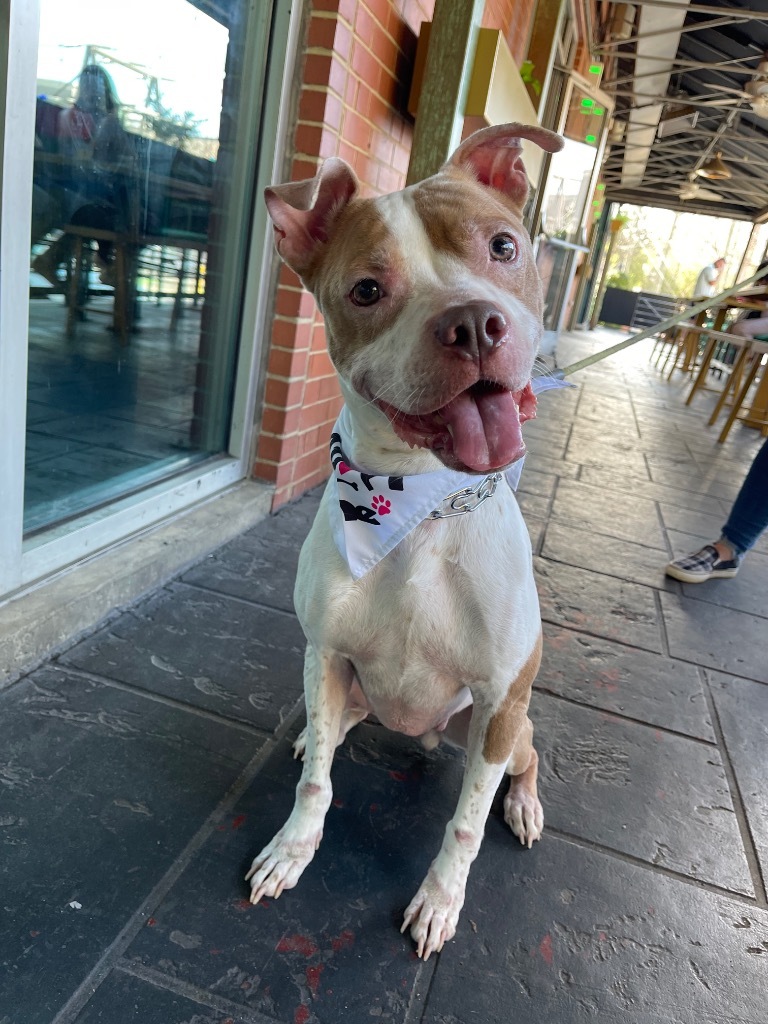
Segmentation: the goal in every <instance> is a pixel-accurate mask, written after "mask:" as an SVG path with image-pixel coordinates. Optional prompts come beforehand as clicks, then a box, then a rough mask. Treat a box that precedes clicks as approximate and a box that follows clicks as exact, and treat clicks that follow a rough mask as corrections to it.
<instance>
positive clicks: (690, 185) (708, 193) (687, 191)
mask: <svg viewBox="0 0 768 1024" xmlns="http://www.w3.org/2000/svg"><path fill="white" fill-rule="evenodd" d="M679 194H680V198H681V199H682V200H683V201H685V200H686V199H707V200H710V201H712V200H715V201H717V202H719V201H721V200H722V198H723V197H722V196H721V195H719V194H718V193H717V192H713V191H712V190H711V189H709V188H705V187H704V186H703V185H702V184H700V182H698V181H697V180H696V176H695V174H691V175H689V176H688V180H687V181H686V183H685V184H684V185H683V186H682V187H681V188H680V193H679Z"/></svg>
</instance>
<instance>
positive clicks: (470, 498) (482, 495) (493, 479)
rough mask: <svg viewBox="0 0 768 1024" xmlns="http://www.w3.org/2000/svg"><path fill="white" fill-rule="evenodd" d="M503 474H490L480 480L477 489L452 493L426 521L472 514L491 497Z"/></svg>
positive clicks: (464, 488)
mask: <svg viewBox="0 0 768 1024" xmlns="http://www.w3.org/2000/svg"><path fill="white" fill-rule="evenodd" d="M502 476H503V473H491V475H490V476H487V477H486V478H485V479H484V480H481V481H480V483H479V484H478V485H477V487H462V488H461V490H460V491H454V492H453V494H449V495H448V496H447V497H446V498H443V500H442V501H441V502H440V505H439V506H438V507H437V508H436V509H434V511H432V512H430V513H429V515H428V516H427V519H449V518H450V517H451V516H463V515H465V514H466V513H467V512H474V511H475V509H476V508H477V507H478V505H482V503H483V502H484V501H485V500H486V498H490V497H492V496H493V495H494V494H495V493H496V488H497V486H498V484H499V481H500V480H501V478H502Z"/></svg>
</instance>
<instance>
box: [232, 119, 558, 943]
mask: <svg viewBox="0 0 768 1024" xmlns="http://www.w3.org/2000/svg"><path fill="white" fill-rule="evenodd" d="M521 138H525V139H529V140H531V141H533V142H535V143H536V144H538V145H539V146H541V147H542V148H544V149H546V150H549V151H550V152H555V151H556V150H558V149H560V148H561V145H562V141H561V139H560V137H559V136H557V135H554V134H553V133H552V132H548V131H546V130H544V129H542V128H538V127H528V126H523V125H517V124H512V125H503V126H500V127H494V128H487V129H484V130H482V131H480V132H477V133H476V134H475V135H472V136H470V137H469V138H468V139H467V140H466V141H465V142H464V143H463V144H462V145H461V146H460V147H459V149H458V150H457V151H456V152H455V153H454V155H453V157H452V158H451V159H450V160H449V161H448V163H447V164H446V165H445V166H444V167H443V168H442V169H441V170H440V171H439V173H438V174H436V175H434V176H433V177H431V178H428V179H427V180H426V181H423V182H421V183H420V184H418V185H415V186H412V187H410V188H406V189H405V190H404V191H402V192H397V193H395V194H393V195H388V196H383V197H380V198H375V199H362V198H359V197H358V196H356V192H357V181H356V179H355V176H354V174H353V172H352V170H351V168H350V167H348V166H347V164H345V163H344V162H343V161H341V160H337V159H331V160H328V161H326V162H325V163H324V164H323V165H322V167H321V169H320V170H319V172H318V174H317V176H316V177H315V178H314V179H312V180H311V181H306V182H300V183H295V184H288V185H278V186H275V187H274V188H270V189H267V191H266V194H265V195H266V202H267V206H268V209H269V213H270V216H271V217H272V220H273V222H274V228H275V235H276V243H277V248H278V251H279V253H280V255H281V257H282V258H283V259H284V260H285V262H286V263H287V264H288V265H289V266H290V267H292V268H293V270H295V271H296V273H297V274H298V275H299V276H300V278H301V279H302V281H303V283H304V284H305V285H306V287H307V288H308V289H309V290H310V291H311V292H312V293H313V294H314V296H315V299H316V300H317V304H318V306H319V308H320V310H321V311H322V313H323V316H324V318H325V324H326V330H327V337H328V348H329V352H330V355H331V358H332V360H333V363H334V365H335V367H336V369H337V371H338V374H339V377H340V379H341V387H342V391H343V393H344V398H345V401H346V410H347V411H346V412H345V414H344V415H345V417H346V422H347V437H346V440H345V446H346V447H345V450H344V459H345V460H346V462H345V463H343V464H342V465H339V462H338V459H337V460H336V461H335V462H334V466H335V468H336V470H337V472H336V473H334V476H332V477H331V479H330V481H329V484H328V487H327V488H326V491H325V494H324V496H323V499H322V504H321V506H320V509H319V512H318V515H317V518H316V520H315V522H314V525H313V526H312V529H311V531H310V533H309V536H308V538H307V540H306V542H305V544H304V546H303V548H302V551H301V557H300V561H299V570H298V579H297V583H296V591H295V602H296V610H297V613H298V616H299V619H300V621H301V625H302V627H303V629H304V632H305V633H306V636H307V641H308V643H307V653H306V661H305V669H304V689H305V697H306V706H307V727H306V729H305V730H304V732H303V733H302V734H301V736H300V737H299V739H298V741H297V744H296V749H297V753H299V754H303V756H304V766H303V771H302V774H301V779H300V781H299V784H298V786H297V789H296V802H295V805H294V808H293V810H292V812H291V814H290V817H289V818H288V820H287V822H286V823H285V825H284V826H283V828H282V829H280V831H279V832H278V833H277V835H276V836H275V837H274V839H273V840H272V841H271V842H270V843H269V844H268V846H266V847H265V849H264V850H262V852H261V853H260V854H259V855H258V856H257V857H256V858H255V859H254V861H253V865H252V867H251V869H250V871H249V872H248V875H247V878H248V879H250V883H251V901H252V902H253V903H256V902H258V901H259V900H260V899H261V898H262V897H264V896H274V897H277V896H279V895H280V893H281V892H282V891H283V890H284V889H287V888H291V887H292V886H294V885H296V883H297V881H298V879H299V877H300V876H301V873H302V871H303V870H304V868H306V866H307V865H308V864H309V862H310V861H311V860H312V857H313V855H314V853H315V850H316V849H317V847H318V845H319V843H320V839H321V837H322V834H323V823H324V820H325V815H326V812H327V810H328V807H329V806H330V803H331V782H330V769H331V761H332V759H333V754H334V749H335V747H336V746H337V745H338V744H339V743H341V742H342V741H343V738H344V736H345V735H346V733H347V732H348V730H349V729H351V728H352V727H353V726H354V725H356V724H357V723H358V722H360V721H361V720H362V719H363V718H365V717H366V715H367V714H368V713H369V712H370V713H372V714H374V715H375V716H376V717H377V718H378V719H379V721H380V722H381V723H383V724H384V725H385V726H387V727H388V728H390V729H395V730H397V731H398V732H402V733H405V734H406V735H408V736H420V737H422V738H423V740H424V743H425V745H426V746H434V744H435V743H436V742H438V741H439V738H440V737H441V736H443V735H445V737H446V738H447V739H449V740H450V741H452V742H455V743H460V744H462V745H463V746H466V749H467V759H466V769H465V773H464V780H463V784H462V788H461V794H460V796H459V801H458V806H457V808H456V812H455V814H454V816H453V818H452V819H451V820H450V821H449V822H448V825H447V827H446V830H445V837H444V839H443V843H442V846H441V848H440V851H439V853H438V854H437V856H436V858H435V859H434V861H433V862H432V864H431V866H430V868H429V872H428V874H427V877H426V878H425V879H424V881H423V883H422V885H421V887H420V888H419V890H418V892H417V893H416V895H415V896H414V898H413V900H412V901H411V903H410V905H409V906H408V908H407V910H406V912H405V920H404V924H403V930H405V928H406V927H408V926H409V925H410V930H411V935H412V936H413V939H414V940H415V942H416V944H417V948H418V954H419V956H423V957H425V958H426V957H428V956H429V954H430V953H431V952H433V951H435V950H439V949H441V948H442V946H443V943H444V942H445V941H446V940H447V939H450V938H452V937H453V935H454V934H455V931H456V924H457V921H458V917H459V912H460V910H461V907H462V905H463V902H464V891H465V886H466V881H467V876H468V873H469V868H470V865H471V863H472V861H473V860H474V859H475V857H476V856H477V853H478V850H479V848H480V843H481V841H482V836H483V830H484V827H485V821H486V818H487V816H488V812H489V810H490V807H491V803H492V800H493V797H494V794H495V792H496V790H497V788H498V786H499V783H500V781H501V779H502V777H503V775H504V773H505V772H506V773H507V774H508V775H510V776H511V782H510V786H509V792H508V793H507V795H506V798H505V800H504V817H505V819H506V821H507V822H508V824H509V826H510V827H511V829H512V831H513V832H514V833H515V835H517V836H518V838H519V839H520V841H521V842H522V843H524V844H526V845H527V846H529V847H530V846H531V844H532V843H533V841H534V840H535V839H538V838H539V836H540V835H541V830H542V825H543V815H542V809H541V804H540V803H539V799H538V796H537V792H536V774H537V765H538V757H537V754H536V751H535V750H534V748H533V744H532V732H533V729H532V726H531V722H530V720H529V718H528V714H527V711H528V702H529V698H530V694H531V685H532V682H533V679H534V677H535V675H536V672H537V670H538V666H539V661H540V656H541V620H540V615H539V605H538V599H537V594H536V587H535V584H534V579H533V572H532V561H531V546H530V542H529V539H528V533H527V531H526V527H525V524H524V523H523V520H522V517H521V515H520V512H519V510H518V507H517V503H516V501H515V497H514V494H513V492H512V490H511V488H510V487H508V486H506V485H505V484H501V486H499V487H498V488H497V489H496V491H495V494H493V495H492V496H491V497H489V498H488V500H485V501H477V502H476V507H474V508H473V510H472V511H469V512H467V513H466V514H464V515H449V516H447V517H443V516H442V515H441V516H438V517H436V518H426V519H424V520H423V521H421V522H419V523H418V524H417V525H416V526H415V528H414V529H413V530H412V532H410V533H408V534H407V536H405V537H404V539H402V540H400V541H399V543H397V545H396V546H395V547H394V549H393V550H392V551H391V552H390V553H389V554H387V555H386V557H384V558H383V559H382V560H381V561H378V562H377V564H375V566H374V567H373V568H371V569H370V570H369V571H367V572H365V573H364V574H363V575H361V576H360V577H359V578H357V579H356V578H355V576H354V575H353V574H352V573H351V571H350V568H349V565H348V564H347V562H346V561H345V559H344V558H343V557H342V555H341V554H340V552H339V546H338V544H337V542H336V541H335V539H334V538H335V536H336V532H335V530H334V527H333V517H334V516H337V517H338V516H340V512H339V496H338V486H339V485H338V483H337V478H338V473H339V471H341V472H344V471H345V470H347V469H348V468H349V466H356V467H358V469H360V470H362V471H363V473H364V475H367V479H369V480H370V479H371V478H372V477H375V476H379V477H381V478H382V480H385V479H387V478H389V479H390V482H391V480H392V478H395V479H396V480H399V479H400V478H401V477H403V478H405V479H406V481H408V482H409V483H410V482H411V481H412V480H413V478H414V477H416V476H420V475H421V474H433V473H434V472H435V471H436V470H441V471H445V469H446V467H448V468H449V469H451V470H457V471H459V473H464V474H466V475H470V474H474V475H476V481H477V482H478V483H480V482H481V481H483V479H484V478H486V477H489V476H490V477H492V476H493V474H495V473H496V472H497V471H499V470H503V469H504V468H505V467H507V466H509V465H510V464H511V463H513V462H515V461H516V460H518V459H520V458H521V456H522V455H523V454H524V451H525V445H524V443H523V439H522V433H521V429H520V426H521V422H523V421H524V420H525V419H528V418H530V417H531V416H533V415H534V414H535V401H536V400H535V398H534V397H533V394H532V393H531V388H530V379H531V371H532V368H533V363H534V358H535V355H536V351H537V348H538V344H539V339H540V335H541V318H542V299H541V285H540V282H539V278H538V274H537V271H536V266H535V263H534V257H533V252H532V249H531V245H530V241H529V239H528V236H527V233H526V231H525V229H524V228H523V225H522V223H521V219H520V216H521V211H522V208H523V206H524V204H525V202H526V198H527V195H528V182H527V177H526V173H525V169H524V167H523V163H522V160H521V148H520V140H521ZM347 464H349V466H348V465H347ZM375 489H376V488H374V490H375ZM374 503H375V499H374ZM343 504H344V503H343V502H342V506H343ZM468 504H469V505H472V504H473V502H472V501H469V502H468Z"/></svg>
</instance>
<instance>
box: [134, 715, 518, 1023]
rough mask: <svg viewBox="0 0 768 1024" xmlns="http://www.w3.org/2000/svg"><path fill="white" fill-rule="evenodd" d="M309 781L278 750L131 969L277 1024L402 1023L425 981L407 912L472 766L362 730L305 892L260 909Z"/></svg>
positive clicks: (343, 761) (158, 914)
mask: <svg viewBox="0 0 768 1024" xmlns="http://www.w3.org/2000/svg"><path fill="white" fill-rule="evenodd" d="M299 773H300V766H299V764H298V763H297V762H296V761H294V760H293V758H292V756H291V751H290V747H289V744H288V743H285V744H283V745H281V747H280V748H279V749H278V750H277V751H275V753H274V754H273V755H272V757H271V758H270V759H269V761H268V762H267V764H266V765H265V766H264V769H263V770H262V772H261V773H260V775H259V777H258V779H257V780H256V782H255V783H254V785H253V786H252V787H251V789H250V790H249V792H248V793H246V794H245V796H244V797H243V799H242V800H241V801H240V802H239V804H238V806H237V807H236V808H235V810H234V816H233V818H232V820H231V822H225V823H224V825H223V827H222V829H221V831H217V832H215V833H214V835H213V836H212V838H211V840H210V841H209V842H208V843H207V844H206V845H205V846H204V847H203V848H202V849H201V850H200V852H199V853H198V854H197V855H196V857H195V858H194V859H193V860H192V862H191V863H190V865H189V866H188V868H187V869H186V871H185V872H184V873H183V874H182V875H181V877H180V878H179V880H178V882H177V884H176V885H175V886H174V887H173V888H172V889H171V890H170V892H169V893H168V895H167V896H166V898H165V900H163V902H162V903H161V904H160V906H159V907H157V909H156V910H155V911H154V912H153V917H152V925H151V927H146V928H143V929H142V930H141V932H140V933H139V934H138V935H137V937H136V938H135V940H134V941H133V943H132V945H131V946H130V947H129V948H128V950H127V951H126V959H127V960H129V961H137V962H139V963H141V964H142V965H145V966H148V967H151V968H153V969H155V970H158V971H160V972H162V973H163V974H166V975H168V976H170V977H172V978H174V979H179V980H181V981H183V982H191V983H194V984H195V985H196V986H198V987H200V988H203V989H205V990H207V991H209V992H211V993H213V994H216V995H219V996H222V997H224V998H227V999H230V1000H232V1001H233V1002H236V1003H239V1004H241V1005H244V1006H248V1007H250V1008H252V1009H254V1010H258V1011H260V1012H262V1013H265V1014H268V1015H269V1016H270V1017H274V1018H276V1019H278V1020H280V1021H286V1022H287V1021H291V1022H292V1021H295V1020H302V1021H309V1020H311V1021H314V1022H316V1024H345V1022H349V1024H359V1022H360V1021H361V1020H367V1019H369V1017H376V1019H378V1020H382V1021H393V1022H401V1021H403V1020H404V1019H405V1016H406V1008H407V1006H408V1002H409V998H410V993H411V989H412V987H413V984H414V982H415V979H416V975H417V971H418V969H419V961H418V960H417V958H416V956H415V953H414V949H413V943H412V941H411V939H410V937H409V936H408V935H400V933H399V928H400V924H401V920H402V913H403V911H404V910H405V907H406V906H407V904H408V903H409V901H410V899H411V898H412V896H413V895H414V893H415V892H416V890H417V889H418V886H419V885H420V883H421V881H422V879H423V877H424V876H425V874H426V871H427V869H428V867H429V864H430V862H431V860H432V858H433V857H434V856H435V854H436V852H437V850H438V849H439V846H440V843H441V841H442V836H443V832H444V829H445V825H446V823H447V821H448V820H449V819H450V817H451V815H452V814H453V811H454V807H455V803H456V800H457V799H458V793H459V786H460V779H461V774H462V757H461V755H460V754H459V753H458V752H456V751H453V750H452V749H450V748H446V747H440V748H439V749H438V750H437V751H434V752H432V753H430V754H427V753H426V752H425V751H424V750H423V749H422V748H421V747H420V745H419V744H418V742H417V741H415V740H410V739H407V738H406V737H401V736H396V735H395V734H393V733H390V732H387V731H386V730H384V729H382V728H380V727H376V726H369V725H367V724H364V725H361V726H358V727H357V729H355V730H354V732H352V733H351V734H350V735H349V736H348V737H347V740H346V742H345V744H344V745H343V746H342V747H341V748H339V750H338V751H337V753H336V759H335V762H334V768H333V785H334V798H335V799H334V802H333V804H332V806H331V809H330V811H329V813H328V817H327V819H326V823H325V832H324V836H323V841H322V843H321V844H320V848H319V850H318V852H317V854H316V855H315V858H314V860H313V862H312V863H311V864H310V865H309V867H308V868H307V869H306V870H305V872H304V874H303V876H302V878H301V879H300V881H299V883H298V885H297V887H296V888H295V889H292V890H288V891H286V892H284V893H283V895H282V896H281V897H280V899H279V900H267V899H265V900H263V901H262V903H260V904H259V905H258V906H256V907H253V906H251V905H250V903H248V901H247V896H248V891H249V890H248V886H247V884H246V883H245V882H244V880H243V876H244V874H245V872H246V870H247V868H248V867H249V865H250V862H251V859H252V857H253V856H254V854H255V853H257V852H258V851H259V849H261V848H262V846H264V845H265V844H266V843H267V842H268V841H269V840H270V839H271V838H272V835H273V834H274V832H276V831H277V829H278V828H279V827H281V826H282V824H283V823H284V821H285V819H286V818H287V816H288V814H289V813H290V810H291V807H292V805H293V798H294V789H295V785H296V782H297V780H298V777H299ZM236 823H237V824H240V823H242V827H234V826H235V824H236ZM510 845H513V842H512V837H511V836H507V846H510ZM301 1007H305V1008H306V1009H305V1010H302V1009H301Z"/></svg>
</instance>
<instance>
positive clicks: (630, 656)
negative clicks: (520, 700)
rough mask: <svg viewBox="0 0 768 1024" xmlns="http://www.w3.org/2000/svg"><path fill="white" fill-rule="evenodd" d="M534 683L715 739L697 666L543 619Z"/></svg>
mask: <svg viewBox="0 0 768 1024" xmlns="http://www.w3.org/2000/svg"><path fill="white" fill-rule="evenodd" d="M535 685H536V687H537V688H538V689H542V690H547V691H548V692H550V693H555V694H557V695H559V696H561V697H567V698H568V699H569V700H575V701H578V702H579V703H581V704H589V705H590V706H591V707H595V708H601V709H602V710H604V711H613V712H615V713H616V714H620V715H626V716H627V717H628V718H635V719H637V720H638V721H641V722H647V723H648V724H649V725H657V726H661V727H662V728H665V729H672V730H674V731H675V732H681V733H686V734H687V735H689V736H696V737H698V738H699V739H703V740H708V741H710V742H714V739H715V735H714V732H713V730H712V724H711V722H710V718H709V713H708V711H707V705H706V700H705V698H704V691H703V689H702V684H701V677H700V671H699V669H697V668H696V667H695V666H694V665H687V664H686V663H685V662H682V661H676V662H675V661H671V660H670V659H669V658H666V657H663V656H662V655H659V654H651V653H650V652H649V651H639V650H636V649H634V648H632V647H624V646H623V645H622V644H616V643H612V642H611V641H610V640H602V639H600V638H598V637H593V636H587V635H585V634H583V633H575V632H573V630H570V629H560V628H559V627H558V626H552V625H549V624H548V623H545V624H544V655H543V658H542V663H541V668H540V669H539V674H538V676H537V677H536V684H535Z"/></svg>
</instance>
